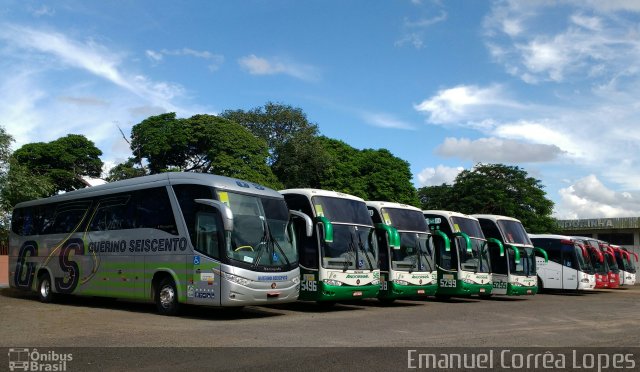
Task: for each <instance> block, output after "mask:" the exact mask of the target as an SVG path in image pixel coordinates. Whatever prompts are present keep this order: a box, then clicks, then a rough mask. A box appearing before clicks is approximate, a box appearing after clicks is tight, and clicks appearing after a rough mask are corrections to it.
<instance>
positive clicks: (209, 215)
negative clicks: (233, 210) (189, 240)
mask: <svg viewBox="0 0 640 372" xmlns="http://www.w3.org/2000/svg"><path fill="white" fill-rule="evenodd" d="M220 224H221V221H220V214H219V212H218V211H217V210H215V209H212V208H206V209H205V208H201V210H199V211H198V212H197V213H196V218H195V228H194V230H195V232H196V239H195V240H196V243H195V248H196V250H197V251H198V252H201V253H203V254H205V255H207V256H209V257H211V258H216V259H219V258H220V242H221V241H222V238H221V236H220V235H221V231H222V229H220V228H219V226H220Z"/></svg>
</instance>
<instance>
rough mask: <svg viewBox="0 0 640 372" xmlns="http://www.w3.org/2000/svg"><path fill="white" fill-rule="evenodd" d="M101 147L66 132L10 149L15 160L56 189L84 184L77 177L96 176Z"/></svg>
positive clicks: (98, 169) (66, 189)
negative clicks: (61, 135) (57, 136)
mask: <svg viewBox="0 0 640 372" xmlns="http://www.w3.org/2000/svg"><path fill="white" fill-rule="evenodd" d="M100 155H102V151H100V149H98V148H97V147H96V146H95V144H94V143H93V142H92V141H90V140H88V139H87V138H86V137H85V136H83V135H79V134H69V135H67V136H65V137H61V138H58V139H57V140H55V141H51V142H48V143H44V142H37V143H29V144H26V145H24V146H22V147H21V148H19V149H18V150H16V151H15V152H14V153H13V158H14V159H15V160H16V162H17V164H18V165H20V166H23V167H26V168H27V169H28V170H29V172H31V173H33V174H34V175H37V176H43V177H46V178H48V179H49V181H50V183H51V184H53V186H54V190H53V191H52V192H51V193H50V194H51V195H52V194H53V193H55V192H56V191H72V190H76V189H80V188H83V187H85V185H84V183H83V182H82V181H81V179H80V177H82V176H90V177H100V174H101V172H102V160H100Z"/></svg>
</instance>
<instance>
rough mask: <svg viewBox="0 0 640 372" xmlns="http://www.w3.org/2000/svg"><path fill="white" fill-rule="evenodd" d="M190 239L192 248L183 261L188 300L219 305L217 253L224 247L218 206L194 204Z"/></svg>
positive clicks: (201, 303)
mask: <svg viewBox="0 0 640 372" xmlns="http://www.w3.org/2000/svg"><path fill="white" fill-rule="evenodd" d="M193 231H194V235H195V236H193V240H192V241H193V243H194V245H195V247H194V248H195V252H194V255H193V259H192V260H191V262H187V267H188V272H189V273H190V276H191V280H189V285H188V287H187V298H188V302H189V303H193V304H198V305H208V306H220V279H221V278H220V261H219V260H220V254H221V253H222V252H221V250H223V249H224V248H223V247H224V244H223V242H224V239H223V236H224V235H223V231H224V230H223V228H222V220H221V218H220V213H219V212H218V210H216V209H214V208H211V207H209V206H206V205H198V206H197V212H196V218H195V229H194V230H193Z"/></svg>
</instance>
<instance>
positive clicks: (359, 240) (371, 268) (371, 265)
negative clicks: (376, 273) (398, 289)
mask: <svg viewBox="0 0 640 372" xmlns="http://www.w3.org/2000/svg"><path fill="white" fill-rule="evenodd" d="M351 238H352V239H353V235H351ZM358 247H360V249H361V250H362V252H363V253H364V258H366V259H367V263H369V271H373V264H372V263H371V260H370V259H369V255H368V254H367V251H366V250H365V249H364V243H362V238H361V237H360V234H358ZM356 261H357V257H356Z"/></svg>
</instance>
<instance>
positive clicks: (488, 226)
mask: <svg viewBox="0 0 640 372" xmlns="http://www.w3.org/2000/svg"><path fill="white" fill-rule="evenodd" d="M473 216H474V217H476V218H477V219H478V221H479V222H480V226H481V227H482V232H483V233H484V235H485V236H486V237H487V240H488V243H494V244H490V246H489V247H490V252H491V273H492V276H493V291H492V292H491V293H493V294H502V295H507V296H520V295H534V294H536V293H537V292H538V278H537V276H536V258H535V251H538V252H539V253H540V254H541V255H543V256H544V257H545V260H547V259H546V254H547V253H546V252H545V251H544V249H541V248H536V247H534V246H533V244H532V243H531V240H529V237H528V236H527V232H526V231H525V229H524V226H522V223H521V222H520V220H518V219H516V218H513V217H507V216H499V215H493V214H474V215H473ZM503 251H504V252H505V253H506V254H502V252H503Z"/></svg>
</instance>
